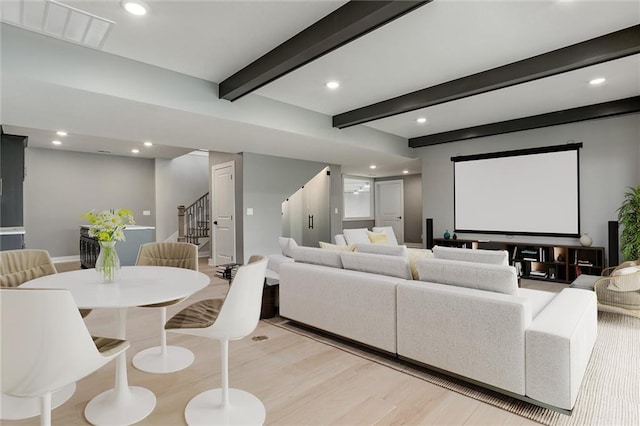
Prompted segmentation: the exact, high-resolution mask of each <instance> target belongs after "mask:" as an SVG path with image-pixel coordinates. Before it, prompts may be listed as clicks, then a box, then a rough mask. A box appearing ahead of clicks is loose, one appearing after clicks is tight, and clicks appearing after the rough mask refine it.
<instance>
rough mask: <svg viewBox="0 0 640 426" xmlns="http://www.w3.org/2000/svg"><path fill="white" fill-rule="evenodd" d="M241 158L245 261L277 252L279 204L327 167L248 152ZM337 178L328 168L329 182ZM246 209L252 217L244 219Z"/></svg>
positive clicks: (279, 221) (323, 164) (280, 210)
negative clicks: (255, 255)
mask: <svg viewBox="0 0 640 426" xmlns="http://www.w3.org/2000/svg"><path fill="white" fill-rule="evenodd" d="M243 158H244V166H243V184H242V186H243V189H244V190H243V204H244V211H243V215H242V216H241V217H242V218H243V221H244V243H243V244H244V257H245V260H247V259H248V258H249V256H250V255H252V254H274V253H280V246H279V245H278V237H280V236H281V232H282V202H283V201H284V200H285V199H287V198H288V197H289V196H291V195H292V194H293V193H295V192H296V191H297V190H298V189H300V187H301V186H302V185H304V184H305V183H306V182H308V181H309V180H310V179H311V178H313V177H314V176H315V175H317V174H318V172H320V170H322V169H323V168H325V167H326V166H327V164H325V163H317V162H313V161H302V160H294V159H290V158H283V157H273V156H269V155H260V154H253V153H248V152H245V153H243ZM339 176H340V175H339V174H337V175H336V176H334V173H333V168H332V172H331V178H332V181H333V180H334V179H340V177H339ZM331 187H332V188H333V187H334V185H333V184H332V185H331ZM330 198H331V196H330ZM247 208H252V209H253V216H247V214H246V210H247ZM336 216H339V215H335V214H333V215H331V217H332V218H334V217H336ZM239 217H240V216H239ZM332 229H333V227H332Z"/></svg>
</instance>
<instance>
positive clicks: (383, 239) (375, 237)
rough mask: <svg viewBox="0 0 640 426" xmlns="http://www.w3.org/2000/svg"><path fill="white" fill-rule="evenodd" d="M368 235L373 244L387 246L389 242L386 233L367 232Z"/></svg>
mask: <svg viewBox="0 0 640 426" xmlns="http://www.w3.org/2000/svg"><path fill="white" fill-rule="evenodd" d="M367 235H369V241H371V243H372V244H387V243H388V242H389V240H388V239H387V234H385V233H384V232H371V231H367Z"/></svg>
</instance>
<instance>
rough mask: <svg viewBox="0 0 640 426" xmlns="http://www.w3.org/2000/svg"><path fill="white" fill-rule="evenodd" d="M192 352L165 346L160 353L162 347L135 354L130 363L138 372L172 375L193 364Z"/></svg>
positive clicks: (178, 347) (179, 347) (177, 347)
mask: <svg viewBox="0 0 640 426" xmlns="http://www.w3.org/2000/svg"><path fill="white" fill-rule="evenodd" d="M193 358H194V356H193V352H191V351H190V350H189V349H186V348H183V347H181V346H167V347H166V352H165V353H164V354H163V353H162V347H160V346H156V347H154V348H149V349H145V350H143V351H140V352H138V353H137V354H135V356H134V357H133V359H132V360H131V363H132V364H133V366H134V367H135V368H137V369H138V370H141V371H144V372H147V373H158V374H161V373H173V372H175V371H180V370H183V369H185V368H187V367H188V366H190V365H191V364H192V363H193Z"/></svg>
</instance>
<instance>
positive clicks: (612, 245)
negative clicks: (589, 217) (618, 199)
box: [609, 220, 620, 266]
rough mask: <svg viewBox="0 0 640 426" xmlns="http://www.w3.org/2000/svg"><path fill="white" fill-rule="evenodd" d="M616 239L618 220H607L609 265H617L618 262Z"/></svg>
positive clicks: (617, 242) (617, 241) (617, 240)
mask: <svg viewBox="0 0 640 426" xmlns="http://www.w3.org/2000/svg"><path fill="white" fill-rule="evenodd" d="M619 241H620V240H619V239H618V221H617V220H610V221H609V266H617V265H618V263H620V261H619V259H618V250H619V245H618V244H619Z"/></svg>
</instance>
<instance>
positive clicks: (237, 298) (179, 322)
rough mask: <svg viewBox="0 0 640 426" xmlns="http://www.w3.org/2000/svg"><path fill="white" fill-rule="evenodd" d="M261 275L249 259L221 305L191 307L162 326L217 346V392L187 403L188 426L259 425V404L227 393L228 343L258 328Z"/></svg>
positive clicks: (258, 264)
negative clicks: (218, 381)
mask: <svg viewBox="0 0 640 426" xmlns="http://www.w3.org/2000/svg"><path fill="white" fill-rule="evenodd" d="M266 270H267V258H266V257H265V256H252V257H251V258H250V259H249V263H248V264H247V265H245V266H241V267H240V268H238V271H237V272H236V275H235V278H234V279H233V282H232V283H231V286H230V287H229V292H228V293H227V296H226V297H225V298H224V299H208V300H203V301H200V302H196V303H194V304H192V305H190V306H189V307H187V308H186V309H183V310H182V311H180V312H179V313H178V314H177V315H175V316H174V317H173V318H171V319H170V320H169V321H168V322H167V324H166V326H165V329H166V330H167V331H171V332H176V333H183V334H190V335H194V336H201V337H206V338H209V339H214V340H219V341H220V355H221V364H222V365H221V372H222V387H221V388H219V389H211V390H208V391H205V392H202V393H200V394H198V395H196V396H195V397H194V398H193V399H191V401H189V403H188V404H187V406H186V408H185V412H184V415H185V420H186V421H187V423H188V424H189V425H201V424H227V425H236V424H237V425H254V424H262V423H264V420H265V415H266V411H265V408H264V404H263V403H262V401H260V400H259V399H258V398H257V397H256V396H254V395H252V394H250V393H249V392H246V391H243V390H240V389H230V388H229V340H239V339H242V338H244V337H246V336H247V335H249V334H250V333H251V332H252V331H253V330H255V328H256V326H257V325H258V321H259V319H260V308H261V306H262V289H263V285H264V279H265V273H266Z"/></svg>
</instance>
